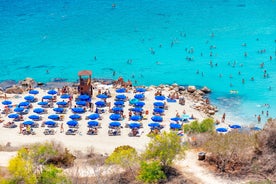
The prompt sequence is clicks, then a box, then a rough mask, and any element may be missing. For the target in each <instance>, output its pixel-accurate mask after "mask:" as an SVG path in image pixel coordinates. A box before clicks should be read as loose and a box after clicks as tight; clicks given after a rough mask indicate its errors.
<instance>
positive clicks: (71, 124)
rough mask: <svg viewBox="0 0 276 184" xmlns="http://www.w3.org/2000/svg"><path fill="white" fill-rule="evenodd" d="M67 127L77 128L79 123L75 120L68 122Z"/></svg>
mask: <svg viewBox="0 0 276 184" xmlns="http://www.w3.org/2000/svg"><path fill="white" fill-rule="evenodd" d="M67 125H69V126H77V125H78V122H77V121H74V120H71V121H67Z"/></svg>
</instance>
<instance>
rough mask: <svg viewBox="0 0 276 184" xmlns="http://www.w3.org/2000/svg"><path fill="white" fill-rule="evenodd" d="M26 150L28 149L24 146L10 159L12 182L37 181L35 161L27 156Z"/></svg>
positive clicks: (31, 183) (27, 183) (33, 183)
mask: <svg viewBox="0 0 276 184" xmlns="http://www.w3.org/2000/svg"><path fill="white" fill-rule="evenodd" d="M26 152H27V151H26V149H24V148H23V149H21V150H19V151H18V153H17V156H16V157H14V158H12V159H11V160H10V161H9V165H8V170H9V172H10V174H11V175H12V178H11V179H10V183H20V182H23V183H26V184H35V183H37V179H36V175H35V173H34V171H35V169H34V167H33V162H32V160H30V159H28V157H26V155H25V153H26Z"/></svg>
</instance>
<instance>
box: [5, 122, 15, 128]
mask: <svg viewBox="0 0 276 184" xmlns="http://www.w3.org/2000/svg"><path fill="white" fill-rule="evenodd" d="M3 127H4V128H16V127H17V125H16V124H15V123H14V122H8V123H5V124H4V125H3Z"/></svg>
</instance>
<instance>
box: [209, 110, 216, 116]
mask: <svg viewBox="0 0 276 184" xmlns="http://www.w3.org/2000/svg"><path fill="white" fill-rule="evenodd" d="M215 113H216V112H215V111H214V110H209V111H208V114H210V115H214V114H215Z"/></svg>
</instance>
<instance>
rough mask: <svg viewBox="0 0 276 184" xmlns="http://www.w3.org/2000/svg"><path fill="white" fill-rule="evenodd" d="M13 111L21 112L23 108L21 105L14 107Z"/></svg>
mask: <svg viewBox="0 0 276 184" xmlns="http://www.w3.org/2000/svg"><path fill="white" fill-rule="evenodd" d="M13 111H14V112H23V111H24V108H22V107H16V108H15V109H14V110H13Z"/></svg>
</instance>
